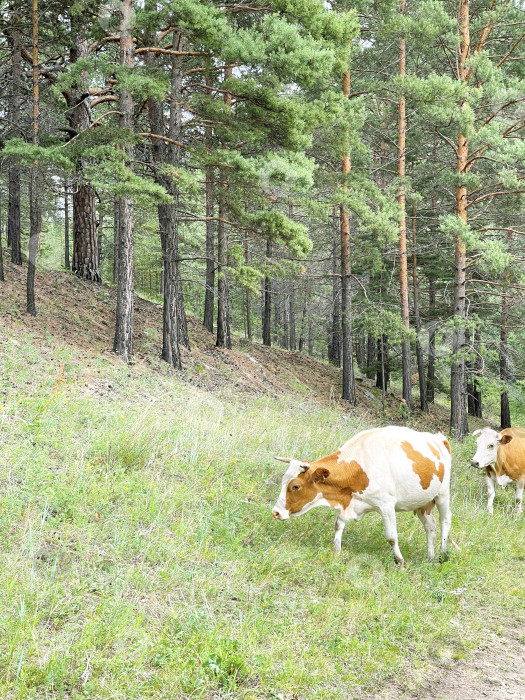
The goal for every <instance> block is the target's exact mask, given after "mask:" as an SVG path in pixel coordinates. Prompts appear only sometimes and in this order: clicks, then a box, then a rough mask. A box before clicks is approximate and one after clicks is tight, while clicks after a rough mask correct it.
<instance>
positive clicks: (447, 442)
mask: <svg viewBox="0 0 525 700" xmlns="http://www.w3.org/2000/svg"><path fill="white" fill-rule="evenodd" d="M443 444H444V445H445V447H446V448H447V451H448V453H449V454H451V452H452V450H451V449H450V442H449V441H448V440H447V438H445V439H444V440H443Z"/></svg>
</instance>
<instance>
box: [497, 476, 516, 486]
mask: <svg viewBox="0 0 525 700" xmlns="http://www.w3.org/2000/svg"><path fill="white" fill-rule="evenodd" d="M496 481H497V482H498V486H503V488H505V486H508V485H509V484H512V479H511V478H510V476H507V475H506V474H502V475H501V476H497V477H496Z"/></svg>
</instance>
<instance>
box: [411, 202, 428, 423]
mask: <svg viewBox="0 0 525 700" xmlns="http://www.w3.org/2000/svg"><path fill="white" fill-rule="evenodd" d="M416 250H417V240H416V205H415V204H413V205H412V284H413V294H414V324H415V327H416V334H417V338H416V359H417V373H418V377H419V406H420V408H421V410H422V411H424V412H425V413H428V402H427V385H426V381H425V361H424V358H423V348H422V347H421V341H420V339H419V338H420V333H421V318H420V315H419V285H418V280H417V252H416Z"/></svg>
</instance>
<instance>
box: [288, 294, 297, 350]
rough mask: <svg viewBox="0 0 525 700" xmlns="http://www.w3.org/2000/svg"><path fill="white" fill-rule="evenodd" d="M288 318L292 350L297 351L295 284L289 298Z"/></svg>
mask: <svg viewBox="0 0 525 700" xmlns="http://www.w3.org/2000/svg"><path fill="white" fill-rule="evenodd" d="M288 318H289V321H290V350H297V340H296V337H295V287H294V285H293V282H292V286H291V289H290V294H289V296H288Z"/></svg>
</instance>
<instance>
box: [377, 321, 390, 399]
mask: <svg viewBox="0 0 525 700" xmlns="http://www.w3.org/2000/svg"><path fill="white" fill-rule="evenodd" d="M389 381H390V371H389V367H388V336H386V335H384V334H383V335H382V336H381V337H380V338H379V339H378V341H377V375H376V387H377V388H378V389H382V390H383V394H385V395H386V392H387V390H388V382H389Z"/></svg>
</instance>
